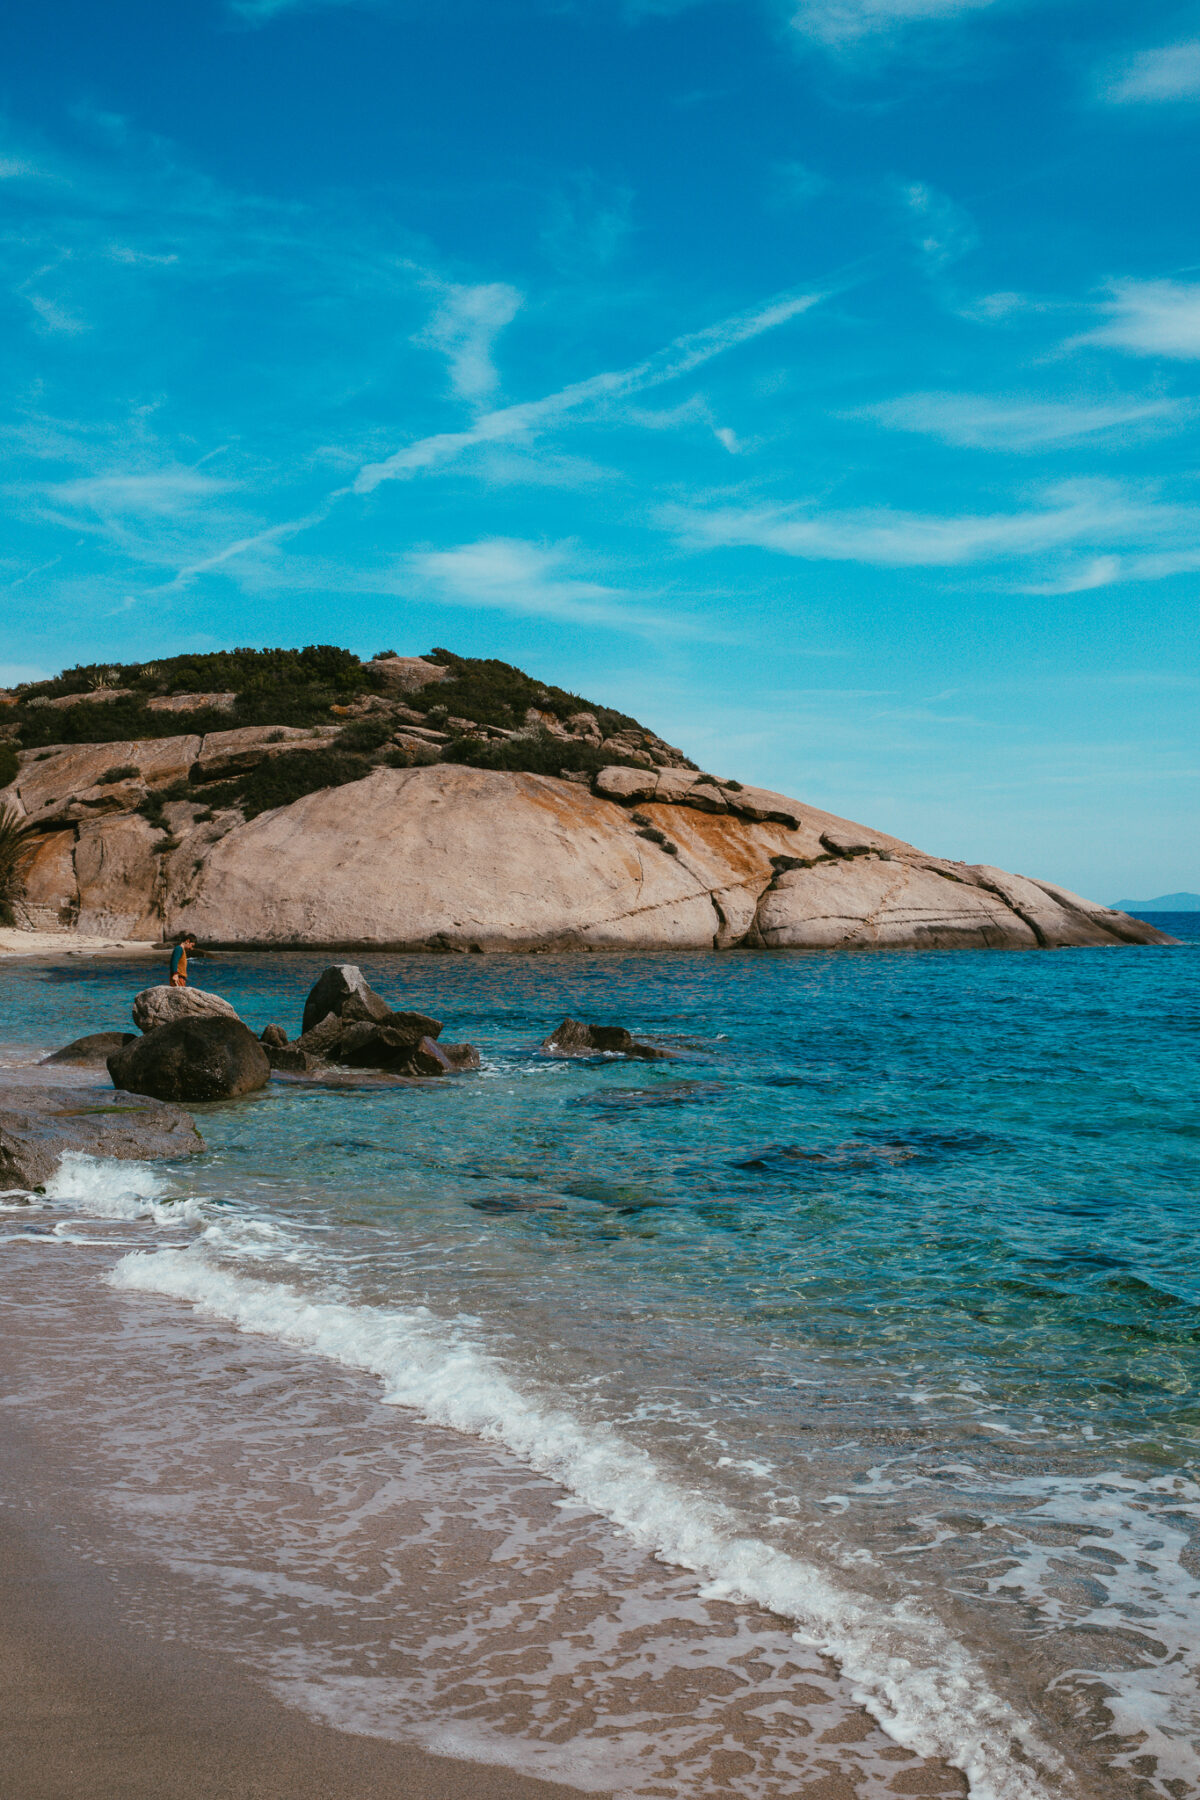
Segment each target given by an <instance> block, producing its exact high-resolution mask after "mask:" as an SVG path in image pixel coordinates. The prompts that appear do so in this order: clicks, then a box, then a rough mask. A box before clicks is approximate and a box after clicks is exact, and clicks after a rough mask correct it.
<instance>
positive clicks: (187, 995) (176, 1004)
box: [133, 987, 237, 1031]
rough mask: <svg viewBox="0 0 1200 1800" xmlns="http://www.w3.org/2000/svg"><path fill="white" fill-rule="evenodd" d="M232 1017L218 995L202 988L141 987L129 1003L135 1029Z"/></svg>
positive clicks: (229, 1010) (233, 1017)
mask: <svg viewBox="0 0 1200 1800" xmlns="http://www.w3.org/2000/svg"><path fill="white" fill-rule="evenodd" d="M211 1018H220V1019H236V1018H237V1014H236V1013H235V1012H234V1010H233V1008H232V1006H230V1004H229V1002H228V1000H222V998H221V996H220V994H208V993H206V992H205V991H204V989H203V988H193V987H186V988H176V987H152V988H143V989H142V991H141V993H140V994H138V995H137V997H136V999H135V1000H134V1002H133V1022H134V1024H135V1025H136V1026H137V1028H138V1030H139V1031H157V1030H158V1028H159V1026H161V1025H174V1024H176V1023H177V1022H178V1021H179V1020H181V1019H211Z"/></svg>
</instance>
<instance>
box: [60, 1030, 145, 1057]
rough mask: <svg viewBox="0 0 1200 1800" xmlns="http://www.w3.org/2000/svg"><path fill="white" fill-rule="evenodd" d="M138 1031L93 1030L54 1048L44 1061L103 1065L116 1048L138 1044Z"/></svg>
mask: <svg viewBox="0 0 1200 1800" xmlns="http://www.w3.org/2000/svg"><path fill="white" fill-rule="evenodd" d="M136 1042H137V1032H136V1031H93V1032H92V1033H91V1034H90V1036H88V1037H81V1038H75V1039H74V1040H73V1041H72V1042H71V1043H69V1044H64V1045H63V1047H62V1049H61V1050H54V1051H52V1052H51V1053H50V1055H49V1056H43V1058H42V1061H43V1063H80V1064H82V1065H84V1066H87V1065H90V1064H92V1063H95V1064H97V1065H98V1066H103V1065H104V1064H105V1063H106V1062H107V1061H108V1059H109V1057H110V1056H111V1055H112V1054H113V1052H114V1051H115V1050H121V1049H123V1048H124V1046H125V1045H126V1044H136Z"/></svg>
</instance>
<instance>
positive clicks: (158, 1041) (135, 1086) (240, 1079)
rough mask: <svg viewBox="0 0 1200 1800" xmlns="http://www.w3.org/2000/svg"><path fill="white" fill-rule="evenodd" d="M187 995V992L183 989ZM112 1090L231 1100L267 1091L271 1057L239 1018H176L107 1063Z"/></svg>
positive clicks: (161, 1097) (170, 1097)
mask: <svg viewBox="0 0 1200 1800" xmlns="http://www.w3.org/2000/svg"><path fill="white" fill-rule="evenodd" d="M185 991H186V990H185ZM108 1072H109V1074H110V1075H111V1077H112V1083H113V1086H114V1087H117V1088H124V1089H125V1090H127V1091H128V1092H130V1093H135V1094H153V1095H154V1096H155V1098H156V1099H159V1100H193V1101H194V1100H229V1099H232V1098H234V1096H236V1095H238V1094H252V1093H254V1091H255V1090H256V1089H257V1088H260V1087H264V1086H265V1085H266V1082H267V1080H268V1078H269V1076H270V1073H271V1064H270V1062H269V1061H268V1059H267V1053H266V1051H265V1050H264V1049H263V1047H262V1045H261V1044H260V1043H259V1041H258V1039H257V1038H256V1037H255V1035H254V1033H253V1032H252V1031H251V1030H250V1029H249V1027H248V1026H246V1025H243V1024H242V1021H241V1020H240V1019H237V1018H225V1017H224V1016H220V1015H216V1014H213V1015H210V1016H209V1017H207V1018H183V1019H177V1020H176V1021H175V1023H174V1024H172V1025H160V1026H158V1027H157V1028H156V1029H155V1030H153V1031H148V1032H147V1033H146V1035H145V1036H144V1037H141V1038H136V1039H135V1040H134V1042H133V1043H132V1044H127V1045H126V1046H125V1048H124V1049H123V1050H118V1051H116V1052H115V1054H114V1055H112V1056H110V1057H109V1059H108Z"/></svg>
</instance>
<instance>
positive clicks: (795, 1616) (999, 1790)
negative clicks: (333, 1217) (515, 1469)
mask: <svg viewBox="0 0 1200 1800" xmlns="http://www.w3.org/2000/svg"><path fill="white" fill-rule="evenodd" d="M208 1236H209V1234H208V1233H205V1238H207V1237H208ZM205 1238H202V1239H200V1240H199V1241H198V1242H197V1243H195V1244H194V1245H192V1246H191V1247H189V1248H188V1249H186V1250H166V1249H164V1250H159V1251H157V1252H155V1253H137V1254H134V1255H130V1256H126V1257H125V1258H124V1259H123V1260H122V1261H121V1262H120V1263H118V1264H117V1266H116V1268H115V1269H114V1270H113V1271H112V1274H111V1276H110V1280H111V1281H112V1282H113V1284H114V1285H115V1286H117V1287H119V1288H123V1289H127V1290H142V1291H146V1292H153V1293H163V1294H170V1295H175V1296H177V1297H179V1298H181V1299H186V1300H190V1301H192V1302H193V1303H194V1304H195V1305H197V1306H198V1307H199V1308H201V1309H202V1310H204V1311H206V1312H209V1313H212V1314H215V1315H216V1316H218V1317H221V1318H224V1319H227V1320H229V1321H231V1322H232V1323H234V1324H236V1325H238V1326H239V1327H240V1328H241V1329H243V1330H246V1331H251V1332H256V1333H261V1334H263V1335H266V1336H270V1337H273V1338H276V1339H278V1340H280V1341H282V1342H285V1343H288V1344H291V1345H295V1346H296V1347H298V1348H301V1349H304V1350H307V1351H311V1352H313V1353H315V1354H318V1355H321V1356H325V1357H327V1358H329V1359H331V1360H333V1361H336V1362H339V1363H341V1364H343V1365H345V1366H348V1367H351V1368H356V1369H361V1370H365V1371H368V1372H370V1373H372V1374H374V1375H376V1376H377V1377H379V1379H380V1380H381V1381H382V1382H383V1383H384V1387H385V1397H386V1398H387V1399H388V1400H389V1401H391V1402H393V1403H394V1404H397V1405H404V1406H411V1407H414V1408H417V1409H419V1410H420V1411H421V1412H423V1413H424V1414H425V1415H426V1416H427V1417H429V1418H431V1419H433V1420H436V1421H438V1422H439V1423H441V1424H444V1425H448V1426H450V1427H452V1428H453V1429H455V1430H458V1431H462V1432H466V1433H470V1434H472V1435H475V1436H478V1437H482V1438H485V1439H490V1440H493V1441H498V1442H501V1443H504V1444H506V1445H507V1446H508V1447H509V1448H510V1449H511V1450H513V1451H514V1452H515V1453H516V1454H517V1455H518V1456H520V1457H521V1458H522V1459H523V1460H524V1461H525V1462H526V1463H527V1464H528V1465H530V1466H531V1467H533V1468H535V1469H537V1470H538V1471H540V1472H541V1473H543V1474H545V1475H548V1476H550V1477H552V1478H553V1479H554V1480H557V1481H559V1482H560V1483H562V1484H563V1486H565V1487H566V1488H568V1489H569V1490H570V1491H571V1492H572V1493H573V1494H575V1495H576V1496H578V1498H579V1500H581V1501H582V1502H584V1503H585V1504H586V1505H587V1506H588V1507H589V1508H591V1509H593V1510H594V1511H595V1512H597V1513H599V1514H601V1515H603V1516H604V1517H606V1518H608V1519H610V1520H611V1521H612V1522H613V1523H614V1524H615V1525H617V1526H618V1527H620V1528H621V1529H622V1530H623V1531H625V1532H626V1533H628V1534H629V1536H630V1537H631V1538H632V1539H633V1540H634V1541H635V1542H636V1543H638V1544H640V1545H642V1546H644V1547H645V1548H647V1549H650V1550H652V1551H654V1552H655V1553H656V1554H657V1555H658V1556H660V1557H661V1558H663V1559H664V1560H666V1561H668V1562H671V1563H674V1564H677V1565H679V1566H681V1567H683V1568H686V1569H690V1570H693V1571H695V1572H696V1573H697V1574H700V1575H702V1576H703V1577H704V1578H705V1580H706V1582H707V1584H708V1586H707V1589H706V1591H707V1592H708V1593H709V1594H710V1595H716V1596H719V1597H724V1598H727V1599H732V1600H745V1601H751V1602H754V1603H756V1604H758V1605H761V1606H765V1607H767V1608H768V1609H770V1610H771V1611H773V1612H776V1613H778V1614H781V1615H783V1616H784V1617H786V1618H788V1619H790V1620H792V1621H793V1622H794V1624H795V1626H796V1627H797V1636H798V1637H800V1638H801V1639H803V1640H804V1641H805V1642H807V1643H809V1644H812V1645H813V1646H815V1647H816V1648H818V1649H820V1650H821V1651H823V1652H825V1653H827V1654H829V1655H831V1656H833V1657H835V1658H836V1659H837V1661H838V1662H839V1663H840V1665H841V1667H842V1669H843V1670H844V1672H845V1673H846V1675H847V1676H848V1677H849V1679H850V1681H851V1683H852V1684H853V1688H854V1691H855V1698H856V1699H857V1700H859V1701H860V1702H861V1703H862V1704H864V1705H866V1706H867V1707H868V1708H869V1709H870V1710H871V1712H872V1713H874V1715H875V1716H876V1718H878V1719H879V1720H880V1722H881V1723H882V1724H883V1725H884V1726H885V1727H886V1729H887V1730H888V1731H889V1732H890V1733H891V1735H892V1736H893V1737H894V1738H896V1739H897V1740H898V1741H899V1742H900V1743H902V1744H905V1745H907V1746H908V1747H909V1748H911V1749H913V1750H915V1751H918V1752H919V1753H921V1754H922V1755H926V1756H940V1757H942V1758H944V1759H946V1760H947V1761H949V1762H951V1763H954V1764H955V1765H957V1766H958V1767H959V1768H961V1769H962V1770H963V1771H964V1773H965V1774H966V1775H967V1777H968V1780H969V1781H970V1784H971V1791H972V1794H973V1796H975V1797H976V1800H1044V1797H1045V1796H1046V1795H1048V1794H1050V1793H1053V1794H1055V1795H1057V1796H1063V1795H1067V1794H1070V1793H1071V1792H1072V1791H1073V1783H1072V1778H1071V1776H1070V1773H1069V1771H1068V1770H1067V1768H1066V1767H1065V1765H1064V1764H1063V1762H1062V1760H1061V1759H1060V1758H1059V1757H1058V1756H1057V1755H1056V1754H1055V1753H1054V1752H1053V1751H1052V1750H1051V1749H1049V1748H1048V1747H1047V1746H1046V1745H1044V1744H1043V1743H1042V1742H1041V1741H1040V1740H1039V1739H1038V1737H1037V1734H1036V1733H1035V1732H1034V1730H1033V1729H1032V1727H1031V1726H1030V1724H1029V1723H1028V1721H1026V1720H1024V1719H1022V1718H1021V1716H1020V1715H1019V1714H1018V1713H1017V1712H1016V1710H1015V1709H1014V1708H1013V1707H1012V1706H1011V1705H1010V1704H1009V1703H1008V1702H1007V1701H1005V1700H1004V1699H1003V1698H1002V1697H1001V1696H1000V1695H998V1694H997V1693H996V1692H995V1691H994V1689H993V1688H992V1687H991V1685H990V1683H989V1682H988V1680H987V1677H986V1675H985V1674H984V1673H983V1671H982V1670H981V1669H980V1667H979V1666H978V1665H977V1663H976V1662H975V1660H974V1659H973V1658H972V1657H971V1655H970V1654H969V1653H968V1651H967V1650H966V1649H965V1648H964V1647H963V1646H962V1645H961V1644H960V1643H958V1642H957V1641H956V1639H955V1638H954V1637H953V1635H952V1634H951V1633H950V1632H949V1631H948V1630H947V1629H946V1628H945V1627H944V1626H943V1625H942V1624H941V1623H940V1622H939V1621H938V1620H937V1619H936V1618H935V1617H934V1616H933V1615H932V1614H929V1613H926V1612H924V1611H923V1610H921V1609H920V1608H918V1607H917V1606H916V1605H915V1604H911V1603H910V1604H904V1605H899V1606H895V1607H885V1606H883V1605H882V1604H878V1603H875V1602H872V1601H870V1600H869V1599H865V1598H863V1597H860V1596H856V1595H853V1594H851V1593H850V1592H848V1591H846V1590H844V1589H842V1588H840V1587H839V1586H837V1585H836V1584H835V1582H834V1581H832V1580H831V1579H830V1578H829V1577H828V1576H827V1575H825V1574H824V1573H822V1572H821V1571H820V1570H819V1569H817V1568H816V1567H815V1566H812V1565H809V1564H806V1563H804V1562H802V1561H800V1560H799V1559H798V1558H796V1557H793V1556H790V1555H787V1554H786V1553H784V1552H783V1551H781V1550H778V1549H776V1548H774V1547H773V1546H772V1545H770V1544H768V1543H766V1542H765V1541H763V1540H762V1539H761V1538H759V1537H757V1536H755V1535H753V1534H752V1533H751V1532H748V1531H747V1530H746V1528H745V1526H744V1525H743V1523H742V1522H741V1521H740V1520H739V1519H738V1518H737V1516H736V1514H735V1513H734V1512H733V1511H732V1510H731V1509H730V1508H729V1507H727V1506H725V1505H724V1504H723V1503H721V1502H719V1501H716V1500H712V1499H706V1498H704V1497H703V1496H701V1495H698V1494H696V1493H692V1492H688V1491H687V1490H685V1489H684V1488H682V1487H680V1486H679V1485H678V1484H677V1483H676V1482H674V1481H673V1480H672V1479H670V1478H669V1477H668V1476H666V1475H664V1473H663V1472H662V1471H661V1470H660V1469H659V1468H658V1467H657V1466H656V1465H655V1463H654V1461H653V1459H652V1457H651V1456H650V1455H649V1454H648V1453H647V1452H646V1451H644V1450H642V1449H640V1448H638V1447H636V1446H634V1445H632V1444H630V1443H629V1442H627V1441H626V1440H625V1439H624V1438H622V1437H621V1436H620V1434H619V1433H618V1432H616V1431H615V1430H613V1429H612V1428H610V1427H607V1426H604V1425H602V1424H601V1425H596V1424H585V1423H584V1422H583V1421H581V1420H580V1419H579V1418H577V1417H575V1416H574V1415H572V1414H571V1413H570V1412H569V1411H567V1410H566V1409H565V1408H562V1407H559V1406H555V1405H553V1404H548V1403H546V1402H544V1401H542V1400H539V1399H538V1398H536V1397H535V1396H533V1395H531V1394H527V1393H524V1392H522V1391H521V1389H520V1388H519V1387H518V1386H517V1385H516V1383H515V1382H514V1381H513V1379H512V1378H511V1377H510V1376H509V1375H508V1374H507V1373H506V1372H505V1370H504V1369H503V1367H502V1366H501V1365H500V1364H499V1363H498V1362H497V1361H496V1360H495V1359H494V1358H493V1357H491V1356H490V1355H488V1354H486V1353H484V1352H482V1351H481V1350H479V1349H478V1348H477V1347H476V1346H475V1345H473V1344H472V1343H471V1342H470V1340H469V1338H468V1336H467V1335H466V1330H465V1328H463V1327H461V1326H460V1327H458V1328H455V1327H453V1326H448V1325H447V1324H446V1323H445V1322H443V1321H440V1320H438V1319H437V1318H435V1317H434V1315H433V1314H431V1313H429V1312H427V1311H426V1310H425V1309H419V1310H416V1309H414V1310H400V1309H392V1310H385V1309H382V1308H379V1307H371V1306H365V1305H364V1306H353V1305H346V1304H343V1303H340V1302H337V1301H333V1300H325V1299H321V1298H318V1297H314V1296H309V1295H306V1294H303V1293H300V1292H298V1291H296V1290H295V1289H293V1288H290V1287H287V1286H284V1285H282V1284H280V1283H278V1282H274V1281H272V1282H264V1281H259V1280H254V1279H252V1278H250V1277H247V1276H245V1275H242V1274H238V1273H235V1272H233V1271H231V1270H229V1269H228V1268H226V1267H222V1266H219V1265H217V1264H216V1263H214V1262H213V1260H212V1259H211V1257H210V1256H209V1254H208V1253H207V1250H206V1244H205ZM211 1247H212V1248H214V1249H216V1248H218V1245H217V1243H216V1242H215V1241H214V1242H213V1244H212V1246H211ZM231 1247H232V1246H230V1245H228V1244H227V1243H226V1244H225V1245H224V1246H222V1248H224V1249H226V1250H228V1249H229V1248H231ZM281 1247H282V1246H281Z"/></svg>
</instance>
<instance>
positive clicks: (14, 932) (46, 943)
mask: <svg viewBox="0 0 1200 1800" xmlns="http://www.w3.org/2000/svg"><path fill="white" fill-rule="evenodd" d="M164 948H165V946H164V945H163V944H161V943H157V944H151V943H147V942H146V940H145V939H144V938H110V937H79V936H77V935H76V934H75V933H74V932H72V931H23V930H20V929H18V928H17V927H16V926H12V925H0V957H11V958H21V959H25V960H28V961H32V962H52V961H54V960H55V959H56V958H58V957H60V956H71V957H75V956H146V957H151V956H162V954H163V952H164Z"/></svg>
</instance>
